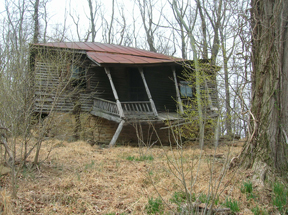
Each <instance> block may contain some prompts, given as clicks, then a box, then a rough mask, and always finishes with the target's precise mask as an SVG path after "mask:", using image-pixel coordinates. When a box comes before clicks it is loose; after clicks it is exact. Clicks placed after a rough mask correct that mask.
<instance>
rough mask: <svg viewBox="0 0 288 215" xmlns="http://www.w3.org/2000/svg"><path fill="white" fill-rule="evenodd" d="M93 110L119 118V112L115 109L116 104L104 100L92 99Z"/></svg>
mask: <svg viewBox="0 0 288 215" xmlns="http://www.w3.org/2000/svg"><path fill="white" fill-rule="evenodd" d="M94 108H97V109H100V110H103V111H105V112H108V113H110V114H113V115H118V116H119V110H118V108H117V104H116V102H111V101H108V100H105V99H100V98H95V99H94V107H93V109H94Z"/></svg>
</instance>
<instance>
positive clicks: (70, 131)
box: [34, 113, 169, 145]
mask: <svg viewBox="0 0 288 215" xmlns="http://www.w3.org/2000/svg"><path fill="white" fill-rule="evenodd" d="M48 119H49V118H46V119H44V122H45V120H46V121H47V120H48ZM50 120H51V126H49V128H48V131H47V132H46V136H49V137H53V138H57V139H61V140H65V141H74V140H75V133H74V132H75V127H76V120H75V116H74V115H73V114H71V113H54V115H53V117H52V118H50ZM80 120H81V130H80V139H82V140H85V141H92V142H95V143H97V142H98V143H99V142H100V143H107V144H109V142H110V140H111V139H112V137H113V135H114V133H115V131H116V129H117V127H118V123H116V122H113V121H109V120H107V119H103V118H100V117H96V116H93V115H91V114H89V113H81V115H80ZM161 127H165V124H164V123H161V124H159V123H158V124H153V125H152V124H151V123H142V124H139V123H138V124H137V123H134V124H125V125H124V127H123V129H122V131H121V133H120V136H119V138H118V140H117V144H123V145H126V144H131V145H138V144H141V145H151V144H153V143H154V144H156V145H160V141H159V140H158V137H159V139H160V140H161V142H162V144H165V145H167V144H168V143H169V129H163V130H160V128H161ZM37 130H38V132H39V130H40V129H39V127H38V129H37V128H36V129H34V133H37ZM155 130H156V132H157V135H156V132H155Z"/></svg>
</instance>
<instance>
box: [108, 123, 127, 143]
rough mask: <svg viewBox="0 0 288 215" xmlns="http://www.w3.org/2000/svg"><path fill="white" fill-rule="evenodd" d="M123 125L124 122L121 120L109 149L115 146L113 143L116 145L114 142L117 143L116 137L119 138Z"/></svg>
mask: <svg viewBox="0 0 288 215" xmlns="http://www.w3.org/2000/svg"><path fill="white" fill-rule="evenodd" d="M124 123H125V120H123V119H122V120H121V122H120V123H119V125H118V128H117V130H116V132H115V134H114V136H113V138H112V140H111V141H110V143H109V147H112V146H114V145H115V143H116V141H117V139H118V137H119V135H120V133H121V131H122V128H123V125H124Z"/></svg>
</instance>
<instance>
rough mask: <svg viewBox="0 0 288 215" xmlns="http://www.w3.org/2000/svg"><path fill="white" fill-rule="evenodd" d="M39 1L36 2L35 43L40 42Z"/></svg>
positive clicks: (34, 17)
mask: <svg viewBox="0 0 288 215" xmlns="http://www.w3.org/2000/svg"><path fill="white" fill-rule="evenodd" d="M38 11H39V0H35V3H34V16H33V19H34V35H33V43H38V42H39V35H40V33H39V12H38Z"/></svg>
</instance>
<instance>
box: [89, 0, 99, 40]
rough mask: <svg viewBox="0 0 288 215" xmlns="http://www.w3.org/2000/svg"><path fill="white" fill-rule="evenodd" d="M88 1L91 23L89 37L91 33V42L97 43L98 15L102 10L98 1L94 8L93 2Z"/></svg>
mask: <svg viewBox="0 0 288 215" xmlns="http://www.w3.org/2000/svg"><path fill="white" fill-rule="evenodd" d="M87 1H88V5H89V22H90V30H89V33H88V35H89V34H90V33H91V41H92V42H95V38H96V34H97V31H98V30H97V29H96V21H97V18H96V15H97V12H98V10H99V8H100V5H99V4H98V2H97V1H96V4H95V7H93V4H92V0H87ZM87 38H88V37H87Z"/></svg>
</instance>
